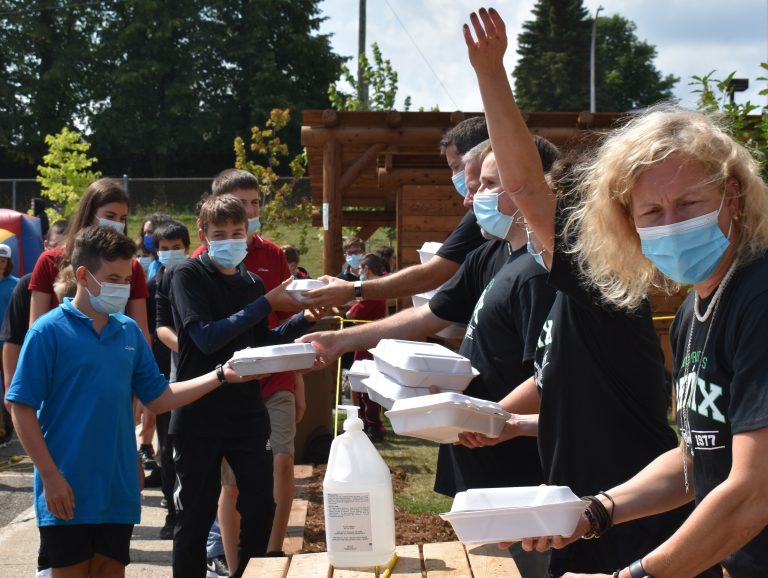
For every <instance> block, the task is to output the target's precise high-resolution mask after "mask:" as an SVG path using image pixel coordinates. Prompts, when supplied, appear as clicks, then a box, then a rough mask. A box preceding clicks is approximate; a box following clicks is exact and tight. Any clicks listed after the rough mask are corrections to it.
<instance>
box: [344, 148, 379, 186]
mask: <svg viewBox="0 0 768 578" xmlns="http://www.w3.org/2000/svg"><path fill="white" fill-rule="evenodd" d="M385 148H387V145H385V144H384V143H376V144H372V145H371V146H370V147H368V150H367V151H365V152H364V153H363V154H361V155H360V156H359V157H358V158H357V160H356V161H355V162H354V163H352V164H351V165H350V166H349V168H348V169H347V170H346V171H344V174H343V175H342V176H341V183H340V185H339V188H340V189H341V192H342V194H343V193H344V192H345V191H346V190H347V189H349V187H351V186H352V183H354V182H355V181H356V180H357V177H359V176H360V175H361V174H363V171H364V170H365V169H368V168H370V167H372V166H374V165H375V164H376V158H377V157H378V156H379V153H380V152H382V151H383V150H384V149H385Z"/></svg>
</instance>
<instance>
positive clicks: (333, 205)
mask: <svg viewBox="0 0 768 578" xmlns="http://www.w3.org/2000/svg"><path fill="white" fill-rule="evenodd" d="M341 207H342V205H341V144H340V143H339V141H337V140H336V139H331V140H329V141H327V142H326V143H325V144H324V145H323V274H325V275H333V276H335V275H338V274H339V272H340V271H341V266H342V263H343V257H342V254H341V252H342V251H341V245H342V243H341Z"/></svg>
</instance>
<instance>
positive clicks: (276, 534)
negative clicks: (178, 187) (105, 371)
mask: <svg viewBox="0 0 768 578" xmlns="http://www.w3.org/2000/svg"><path fill="white" fill-rule="evenodd" d="M211 192H212V194H213V196H219V195H224V194H230V195H233V196H235V197H237V198H238V199H240V200H241V201H242V202H243V204H244V205H245V212H246V213H247V215H248V232H249V234H250V237H249V239H248V254H247V255H246V257H245V259H243V264H244V265H245V267H246V269H248V270H249V271H251V272H252V273H255V274H256V275H258V276H259V277H260V278H261V280H262V281H263V282H264V287H265V288H266V290H267V291H271V290H272V289H274V288H275V287H277V286H278V285H280V284H281V283H282V282H283V281H285V280H286V279H288V278H289V277H292V276H293V275H292V274H291V271H290V269H289V268H288V261H287V260H286V258H285V253H283V251H282V249H280V247H279V246H277V245H276V244H275V243H273V242H272V241H269V240H267V239H264V238H263V237H260V236H259V234H258V231H259V230H260V229H261V223H259V182H258V180H257V179H256V177H254V176H253V175H252V174H251V173H249V172H248V171H244V170H241V169H227V170H225V171H222V172H221V173H219V174H218V175H217V176H216V178H215V179H214V180H213V184H212V186H211ZM204 251H205V247H204V246H201V247H199V248H198V249H197V250H196V251H195V252H194V253H193V254H192V258H195V257H197V256H199V255H201V254H202V253H203V252H204ZM292 316H293V313H290V312H285V311H277V312H275V311H273V312H272V313H270V315H269V328H270V329H274V328H275V327H277V326H279V325H280V324H281V323H282V321H283V320H285V319H290V318H291V317H292ZM302 385H303V383H302ZM261 389H262V395H263V397H264V403H265V405H266V406H267V410H268V411H269V419H270V422H271V425H272V435H271V436H270V438H269V443H270V446H271V447H272V453H273V454H274V460H275V461H274V497H275V503H276V505H277V509H276V510H275V519H274V522H273V525H272V535H271V537H270V540H269V546H268V547H267V552H281V551H282V549H283V538H284V537H285V532H286V529H287V528H288V516H289V515H290V512H291V506H292V505H293V494H294V477H293V455H294V445H293V439H294V437H295V436H296V415H297V413H298V414H301V413H303V408H304V406H305V403H304V390H303V387H299V388H298V391H297V388H296V375H295V374H294V373H293V372H292V371H289V372H284V373H276V374H273V375H272V376H270V377H268V378H266V379H263V380H261ZM297 410H298V411H297ZM221 473H222V478H221V483H222V495H221V499H220V501H219V519H218V522H219V527H220V529H221V538H222V541H223V543H224V552H225V554H226V558H227V561H228V562H231V563H232V564H235V565H236V561H237V541H238V537H239V535H240V515H239V514H238V513H237V510H236V508H235V505H236V503H237V496H238V493H239V492H238V490H237V486H236V485H235V477H234V474H233V473H232V470H231V468H230V467H229V465H228V464H227V463H226V460H225V461H224V463H223V464H222V472H221ZM216 533H218V532H216ZM209 542H211V539H210V537H209ZM208 554H209V558H211V560H209V562H210V563H214V564H219V563H220V562H221V561H222V560H221V559H220V553H219V551H218V550H215V549H213V550H211V549H209V552H208ZM212 554H214V555H213V556H212ZM214 557H215V558H219V559H218V560H213V558H214ZM209 565H210V564H209ZM209 575H210V574H209Z"/></svg>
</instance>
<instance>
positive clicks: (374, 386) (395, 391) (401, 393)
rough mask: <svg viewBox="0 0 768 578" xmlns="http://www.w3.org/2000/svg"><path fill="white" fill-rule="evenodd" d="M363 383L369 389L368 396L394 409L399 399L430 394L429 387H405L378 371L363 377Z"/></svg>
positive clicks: (381, 404)
mask: <svg viewBox="0 0 768 578" xmlns="http://www.w3.org/2000/svg"><path fill="white" fill-rule="evenodd" d="M363 384H364V385H365V386H366V388H367V390H368V397H370V398H371V399H372V400H373V401H375V402H376V403H378V404H379V405H380V406H382V407H386V408H387V409H392V406H393V404H394V403H395V402H396V401H397V400H400V399H409V398H412V397H419V396H424V395H429V388H428V387H404V386H402V385H400V384H399V383H397V381H395V380H394V379H392V378H391V377H389V376H388V375H384V374H383V373H379V372H378V371H375V372H374V373H372V374H371V375H370V377H367V378H365V379H363Z"/></svg>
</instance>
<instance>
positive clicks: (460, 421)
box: [385, 392, 511, 444]
mask: <svg viewBox="0 0 768 578" xmlns="http://www.w3.org/2000/svg"><path fill="white" fill-rule="evenodd" d="M385 415H386V416H387V417H388V418H389V421H390V422H392V429H393V430H394V431H395V433H396V434H399V435H405V436H409V437H415V438H421V439H425V440H430V441H433V442H437V443H439V444H447V443H453V442H457V441H459V434H460V433H462V432H465V431H469V432H477V433H481V434H483V435H486V436H488V437H491V438H495V437H499V434H501V430H502V429H503V428H504V422H506V421H507V420H508V419H509V418H510V417H511V414H509V413H507V412H506V411H504V410H503V409H501V406H500V405H499V404H498V403H495V402H492V401H486V400H484V399H477V398H474V397H469V396H468V395H461V394H460V393H454V392H443V393H438V394H435V395H430V396H428V397H419V398H412V399H403V400H397V401H396V402H395V403H394V404H393V406H392V409H390V411H388V412H386V414H385Z"/></svg>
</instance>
